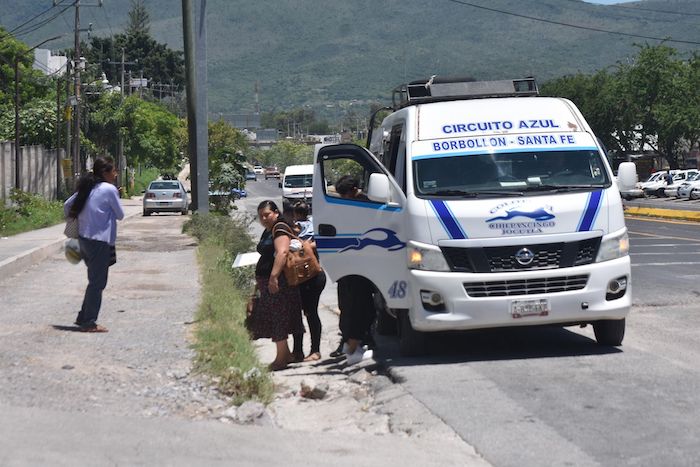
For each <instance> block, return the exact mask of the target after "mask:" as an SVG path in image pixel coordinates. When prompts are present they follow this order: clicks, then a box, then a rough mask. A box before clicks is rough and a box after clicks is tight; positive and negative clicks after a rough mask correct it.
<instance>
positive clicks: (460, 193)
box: [425, 190, 522, 198]
mask: <svg viewBox="0 0 700 467" xmlns="http://www.w3.org/2000/svg"><path fill="white" fill-rule="evenodd" d="M425 195H427V196H461V197H463V198H477V197H479V196H481V195H489V196H522V192H519V191H499V190H491V191H464V190H438V191H433V192H430V193H425Z"/></svg>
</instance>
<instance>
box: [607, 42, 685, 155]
mask: <svg viewBox="0 0 700 467" xmlns="http://www.w3.org/2000/svg"><path fill="white" fill-rule="evenodd" d="M676 55H677V52H676V50H675V49H672V48H671V47H668V46H665V45H659V46H650V45H645V46H641V47H640V51H639V54H638V55H637V58H636V60H635V61H634V63H632V64H625V65H622V66H621V72H622V73H623V78H624V79H622V80H621V82H620V83H621V86H620V87H619V88H618V89H619V90H620V93H621V94H622V95H623V96H626V98H627V100H626V104H628V111H630V112H632V114H633V115H634V116H635V117H636V125H635V128H634V130H635V131H636V132H637V133H638V134H639V147H640V148H643V147H644V145H649V146H651V147H652V148H654V149H655V150H656V152H657V153H658V154H660V155H661V156H663V157H664V158H665V159H666V161H667V162H668V164H669V166H670V168H672V169H676V168H678V167H679V156H680V151H681V148H682V147H683V144H682V139H683V137H684V135H685V133H686V131H685V130H686V129H685V128H684V127H683V124H682V120H681V119H679V118H677V116H676V115H673V114H674V113H676V112H682V111H683V109H684V107H685V106H684V105H683V102H682V101H683V99H684V98H683V96H682V95H681V93H680V91H681V89H682V87H683V86H682V84H681V83H682V81H683V79H684V75H685V76H687V74H686V73H684V68H685V65H684V64H683V63H682V61H680V60H677V59H676Z"/></svg>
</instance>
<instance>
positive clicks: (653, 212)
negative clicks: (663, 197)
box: [624, 206, 700, 222]
mask: <svg viewBox="0 0 700 467" xmlns="http://www.w3.org/2000/svg"><path fill="white" fill-rule="evenodd" d="M624 212H625V214H626V215H627V214H630V215H635V216H648V217H660V218H664V219H680V220H689V221H695V222H700V211H686V210H682V209H662V208H645V207H640V206H627V207H626V208H625V210H624Z"/></svg>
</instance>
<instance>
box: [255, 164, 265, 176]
mask: <svg viewBox="0 0 700 467" xmlns="http://www.w3.org/2000/svg"><path fill="white" fill-rule="evenodd" d="M253 172H255V174H256V175H263V174H264V173H265V169H263V166H262V165H256V166H255V167H253Z"/></svg>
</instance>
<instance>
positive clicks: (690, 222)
mask: <svg viewBox="0 0 700 467" xmlns="http://www.w3.org/2000/svg"><path fill="white" fill-rule="evenodd" d="M664 211H667V209H664ZM681 212H688V211H681ZM625 217H626V218H627V219H632V220H635V221H643V222H661V223H663V224H683V225H698V222H697V221H683V220H672V219H650V218H648V217H640V216H633V215H628V214H625Z"/></svg>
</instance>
